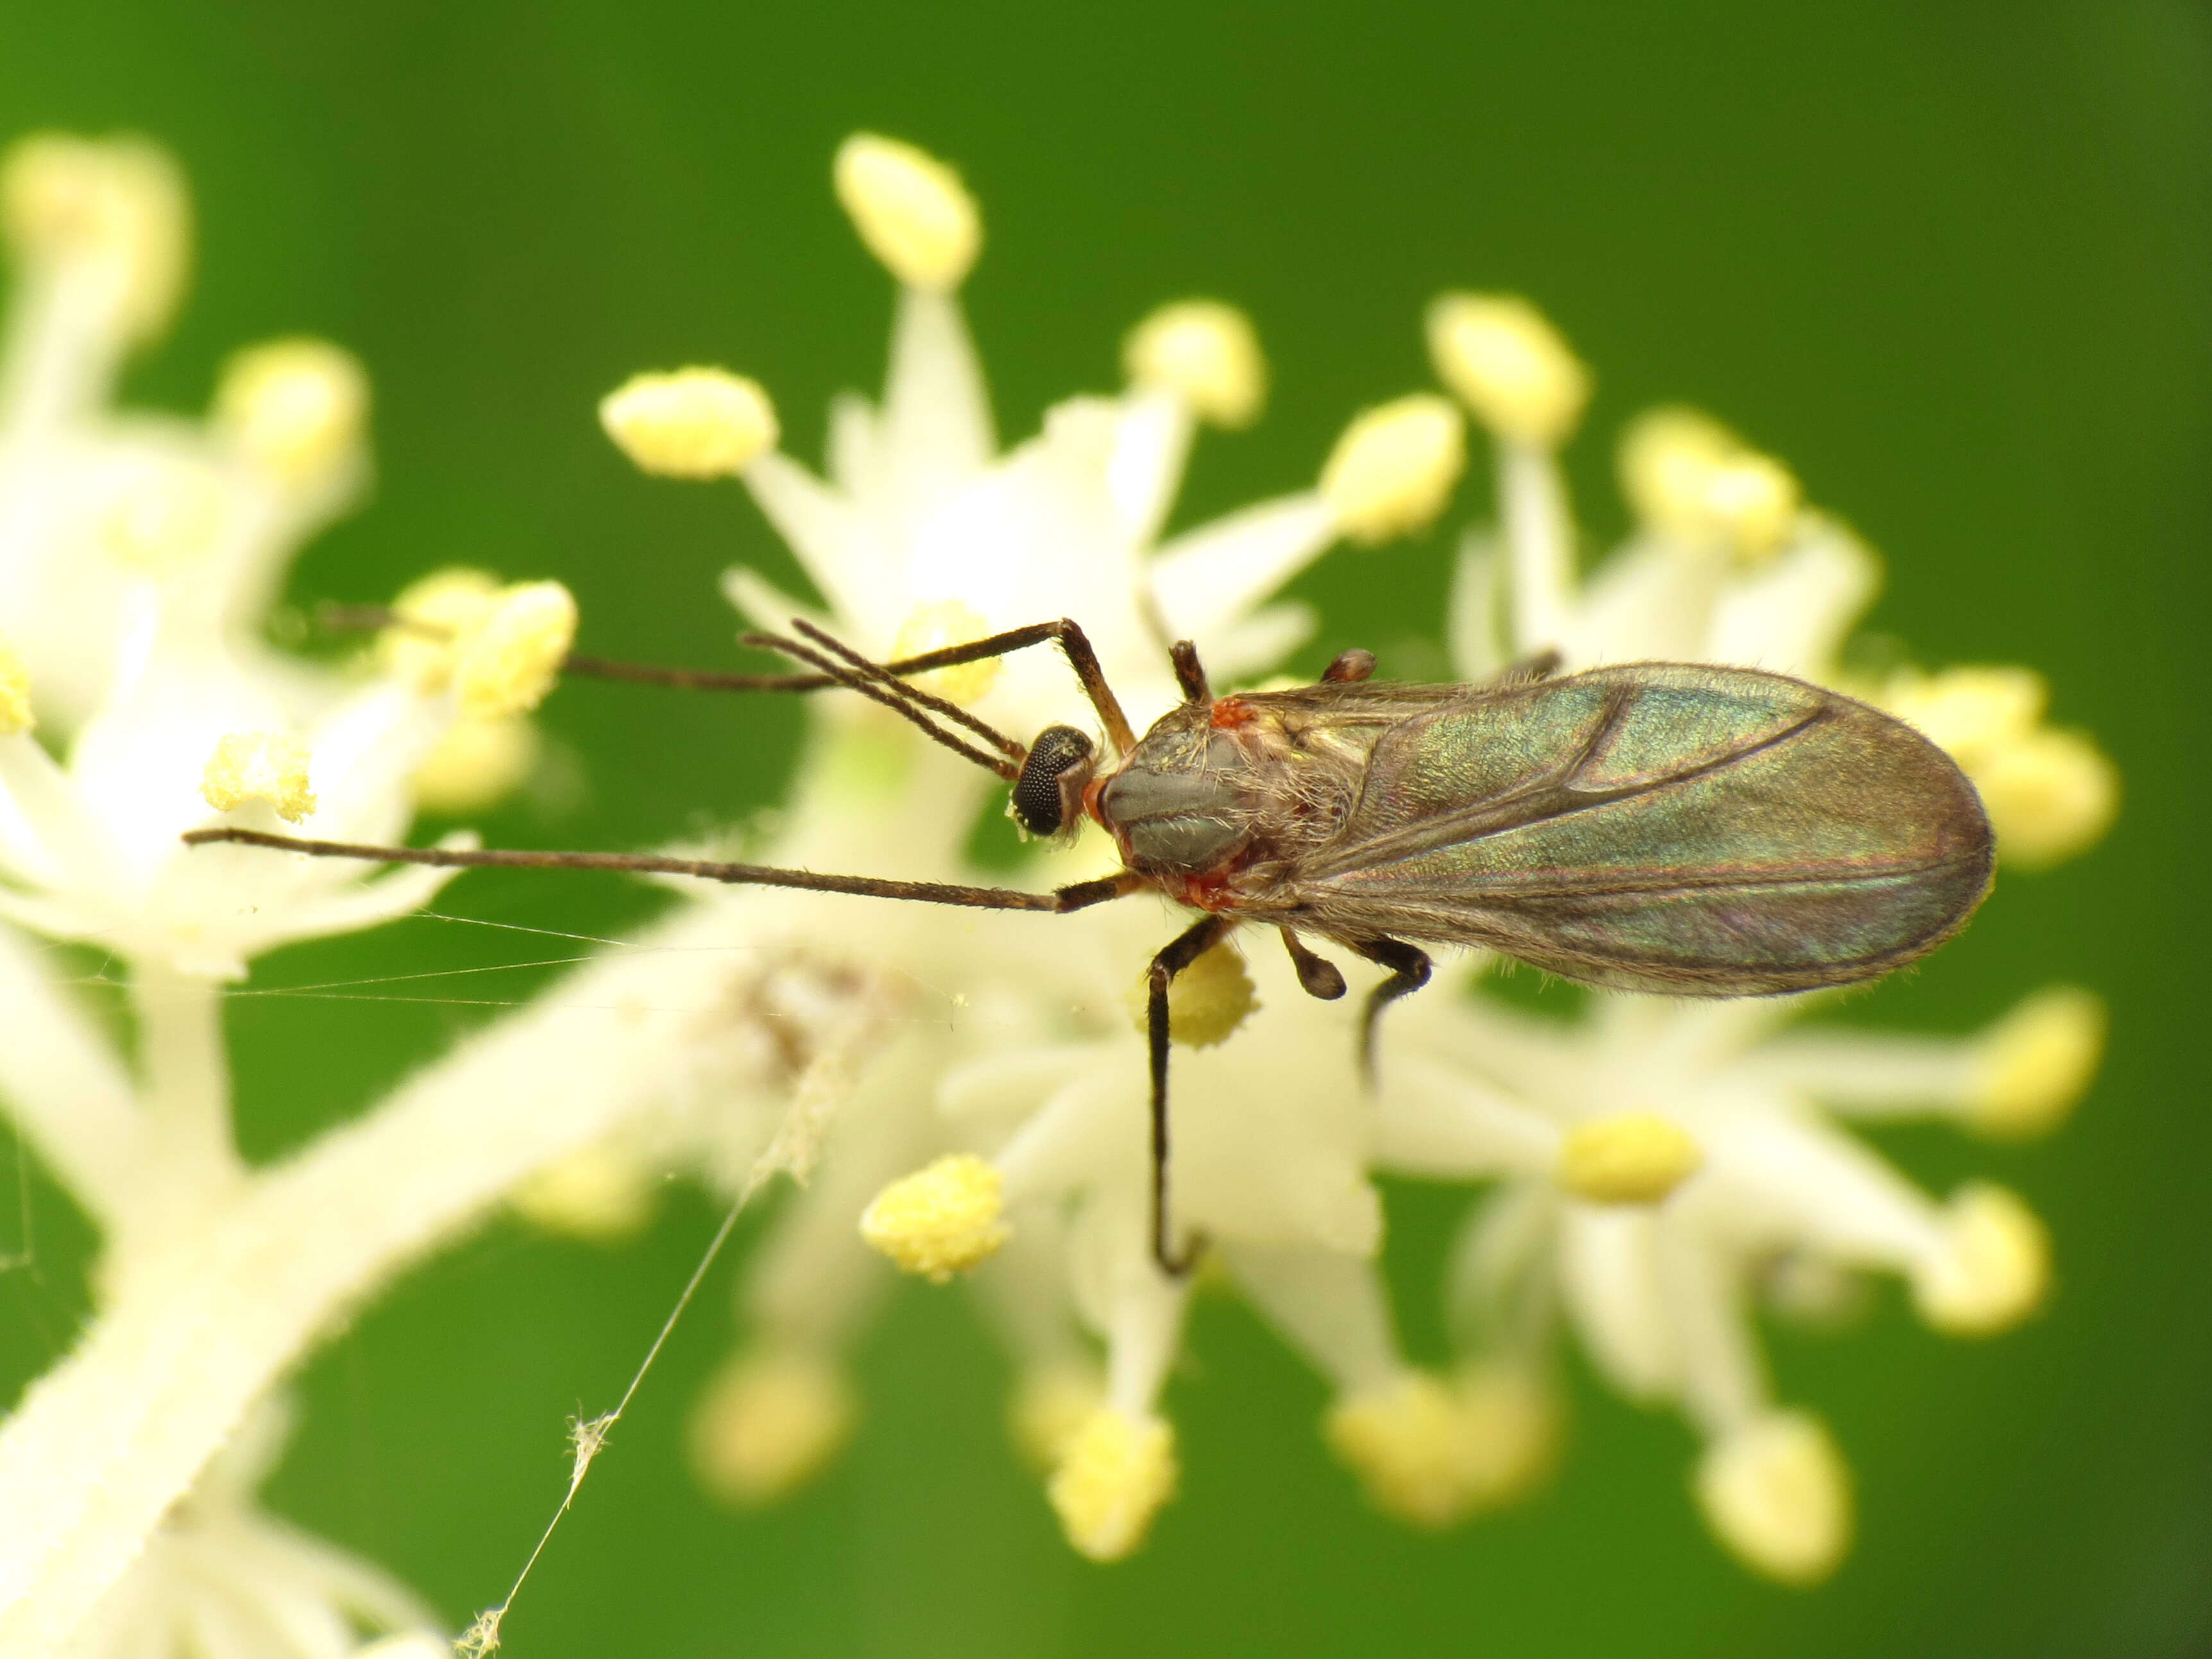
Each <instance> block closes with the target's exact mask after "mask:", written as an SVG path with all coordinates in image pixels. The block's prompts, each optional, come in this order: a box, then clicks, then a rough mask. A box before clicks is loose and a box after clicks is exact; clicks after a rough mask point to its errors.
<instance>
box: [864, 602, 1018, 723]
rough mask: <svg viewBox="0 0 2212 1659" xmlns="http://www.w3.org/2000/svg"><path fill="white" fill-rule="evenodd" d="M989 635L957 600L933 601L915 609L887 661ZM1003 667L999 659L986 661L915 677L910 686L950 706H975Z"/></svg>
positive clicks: (986, 627)
mask: <svg viewBox="0 0 2212 1659" xmlns="http://www.w3.org/2000/svg"><path fill="white" fill-rule="evenodd" d="M991 631H992V629H991V624H990V623H987V622H986V621H984V620H983V618H982V617H981V616H980V615H978V614H977V613H976V612H975V610H974V609H973V608H972V607H970V606H969V605H963V604H962V603H961V602H960V601H959V600H958V599H933V600H931V601H930V602H928V603H927V604H925V605H917V606H916V607H915V611H914V613H913V614H912V615H911V616H909V617H908V618H907V619H906V621H905V622H904V623H902V624H901V625H900V627H899V631H898V637H897V639H896V640H895V641H892V644H891V660H892V661H894V662H897V661H899V660H901V659H904V658H907V657H919V656H922V655H925V654H926V653H929V652H932V651H942V650H944V649H945V647H947V646H953V645H966V644H969V642H970V641H975V640H981V639H987V638H988V637H989V635H990V634H991ZM1003 666H1004V662H1003V660H1002V659H1000V658H997V657H987V658H985V659H983V660H982V661H981V662H969V663H962V664H961V665H959V666H958V667H957V668H939V669H937V670H936V671H933V672H931V673H927V674H917V675H915V676H914V683H915V684H916V685H918V686H920V687H921V689H922V690H925V691H933V692H935V693H936V694H937V695H938V696H940V697H949V698H950V699H951V701H953V702H959V703H972V702H979V701H980V700H981V698H982V697H983V696H984V695H985V694H986V693H987V692H988V691H989V690H990V689H991V688H992V687H993V686H994V685H996V684H998V683H999V671H1000V668H1002V667H1003Z"/></svg>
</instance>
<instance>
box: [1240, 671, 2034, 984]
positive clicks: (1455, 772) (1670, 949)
mask: <svg viewBox="0 0 2212 1659" xmlns="http://www.w3.org/2000/svg"><path fill="white" fill-rule="evenodd" d="M1376 690H1378V691H1380V690H1383V688H1379V687H1378V688H1376ZM1395 690H1397V691H1398V692H1399V694H1400V701H1399V702H1398V703H1397V704H1396V705H1395V706H1393V707H1392V708H1391V709H1390V712H1391V713H1393V714H1398V715H1399V716H1400V718H1398V719H1396V720H1395V722H1392V723H1389V725H1388V726H1387V729H1386V730H1384V731H1383V732H1381V733H1380V734H1379V736H1378V737H1377V738H1376V740H1375V741H1374V743H1373V746H1372V749H1371V750H1370V754H1369V757H1368V762H1367V767H1366V774H1365V778H1364V784H1363V787H1362V788H1361V790H1360V793H1359V795H1358V799H1357V801H1356V803H1355V804H1354V805H1353V806H1352V811H1350V813H1349V814H1348V816H1347V817H1346V819H1345V821H1344V823H1343V825H1342V828H1341V829H1340V831H1339V832H1338V833H1337V834H1336V835H1335V836H1334V837H1332V838H1331V839H1330V840H1328V842H1325V843H1324V844H1323V845H1322V846H1321V847H1319V848H1316V849H1315V850H1314V851H1313V852H1312V853H1311V854H1310V855H1309V856H1307V857H1305V858H1304V859H1303V860H1300V861H1299V863H1298V866H1297V868H1296V869H1295V870H1293V871H1291V872H1287V879H1286V880H1285V882H1284V883H1283V888H1284V890H1283V891H1282V892H1281V893H1280V895H1279V902H1277V903H1270V904H1268V905H1267V906H1266V907H1265V908H1266V909H1267V912H1268V919H1270V920H1277V919H1280V920H1286V921H1292V922H1293V924H1294V925H1297V926H1300V927H1306V928H1309V929H1310V930H1311V931H1314V932H1316V933H1322V934H1325V935H1327V936H1329V937H1332V938H1336V939H1343V940H1346V942H1353V941H1357V940H1360V939H1371V938H1373V937H1375V936H1376V935H1377V934H1389V935H1396V936H1399V937H1402V938H1407V939H1422V940H1429V941H1436V942H1441V943H1451V944H1462V945H1486V946H1488V947H1490V948H1492V949H1494V950H1499V951H1504V952H1506V953H1508V954H1509V955H1511V956H1515V957H1519V958H1521V959H1522V960H1523V961H1526V962H1529V963H1534V965H1536V966H1538V967H1540V968H1543V969H1547V970H1548V971H1551V972H1554V973H1558V974H1561V975H1565V976H1567V977H1570V978H1573V979H1578V980H1584V981H1591V982H1594V983H1597V984H1603V985H1610V986H1615V987H1622V988H1627V989H1635V990H1650V991H1663V992H1671V993H1674V994H1692V995H1716V996H1734V995H1746V994H1762V993H1770V992H1780V991H1795V990H1803V989H1808V988H1810V987H1815V986H1822V985H1832V984H1838V983H1842V982H1845V981H1852V980H1858V979H1863V978H1867V977H1869V976H1870V975H1875V974H1877V973H1881V972H1883V971H1885V970H1886V969H1889V968H1893V967H1895V966H1897V965H1898V964H1899V963H1904V962H1906V961H1910V960H1911V958H1913V957H1917V956H1919V955H1921V954H1922V953H1923V952H1925V951H1929V950H1931V949H1933V948H1934V947H1935V946H1936V945H1938V944H1940V943H1941V942H1942V940H1943V939H1947V938H1948V937H1949V936H1950V935H1951V933H1954V932H1955V931H1956V930H1957V929H1958V927H1960V926H1961V925H1962V924H1963V923H1964V921H1966V917H1967V915H1969V914H1971V913H1972V909H1973V908H1974V906H1975V904H1976V903H1977V902H1978V901H1979V900H1980V898H1981V896H1982V895H1983V893H1984V891H1985V890H1987V888H1988V886H1989V880H1990V859H1991V852H1992V848H1991V844H1990V833H1989V828H1988V823H1987V821H1986V819H1985V818H1984V817H1983V815H1982V811H1981V808H1980V804H1979V802H1978V799H1976V797H1975V794H1974V791H1973V787H1972V785H1971V784H1970V783H1968V782H1967V781H1966V778H1965V776H1964V775H1962V774H1961V773H1960V771H1959V769H1958V768H1957V767H1956V766H1954V764H1953V763H1951V761H1950V760H1949V759H1948V757H1946V756H1944V755H1943V753H1942V751H1941V750H1937V749H1936V747H1935V746H1934V745H1933V744H1929V742H1928V741H1927V740H1926V739H1924V738H1922V737H1920V736H1919V735H1918V734H1917V732H1913V731H1912V730H1911V728H1910V727H1908V726H1905V725H1903V724H1902V723H1900V722H1899V721H1897V720H1893V719H1891V718H1890V717H1889V716H1887V715H1885V714H1880V713H1878V712H1877V711H1875V710H1874V709H1872V708H1867V707H1866V706H1865V705H1864V704H1862V703H1858V702H1852V701H1851V700H1850V699H1849V698H1846V697H1840V696H1836V695H1834V694H1833V693H1832V692H1827V691H1824V690H1820V688H1818V687H1815V686H1811V685H1808V684H1802V682H1799V681H1796V680H1792V679H1788V678H1783V677H1781V676H1778V675H1772V674H1764V673H1758V672H1754V671H1747V670H1723V669H1707V668H1697V667H1688V666H1682V665H1650V664H1645V665H1628V666H1623V667H1617V668H1605V669H1599V670H1595V671H1592V672H1589V673H1586V674H1580V675H1577V676H1575V677H1573V678H1569V679H1564V680H1557V681H1545V682H1538V683H1536V684H1528V685H1518V686H1509V687H1505V688H1502V689H1499V690H1489V691H1484V692H1480V693H1475V694H1472V695H1467V696H1462V697H1461V698H1459V699H1457V700H1455V701H1449V702H1443V704H1442V705H1441V706H1437V705H1434V704H1431V706H1430V708H1428V709H1427V710H1426V711H1425V712H1419V713H1414V712H1411V711H1410V710H1407V709H1406V708H1405V707H1404V704H1405V703H1407V702H1415V701H1416V700H1417V698H1418V693H1413V695H1408V691H1409V689H1408V688H1395ZM1424 690H1425V688H1424ZM1290 695H1292V696H1295V695H1297V694H1290ZM1249 701H1250V702H1252V703H1254V704H1255V705H1261V704H1264V703H1265V702H1267V699H1261V698H1253V699H1250V700H1249ZM1364 701H1365V700H1364V699H1362V700H1354V701H1350V702H1348V704H1347V707H1346V709H1345V711H1344V712H1345V715H1346V719H1347V720H1371V719H1373V718H1374V717H1375V715H1376V714H1382V712H1383V711H1382V708H1379V707H1378V708H1376V710H1373V711H1368V710H1365V709H1363V708H1360V707H1359V703H1360V702H1364ZM1383 718H1384V719H1385V720H1388V719H1389V716H1388V715H1387V714H1385V715H1384V716H1383ZM1278 908H1281V909H1282V910H1283V912H1284V914H1283V915H1280V916H1278V915H1276V914H1275V913H1276V911H1277V910H1278Z"/></svg>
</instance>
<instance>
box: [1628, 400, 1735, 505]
mask: <svg viewBox="0 0 2212 1659" xmlns="http://www.w3.org/2000/svg"><path fill="white" fill-rule="evenodd" d="M1742 448H1743V445H1742V442H1741V441H1740V440H1739V439H1738V438H1737V437H1736V435H1735V434H1734V433H1733V432H1730V431H1729V429H1728V428H1726V427H1724V426H1723V425H1722V424H1721V423H1720V422H1718V421H1716V420H1713V419H1711V418H1710V417H1709V416H1705V415H1701V414H1699V412H1698V411H1697V410H1694V409H1683V408H1680V407H1676V406H1674V405H1668V406H1665V407H1662V408H1658V409H1647V410H1644V412H1643V413H1642V414H1641V415H1638V416H1637V417H1636V418H1635V419H1634V420H1632V421H1631V422H1629V423H1628V425H1627V427H1626V428H1625V429H1624V430H1623V431H1622V433H1621V435H1620V450H1619V452H1618V453H1617V455H1616V457H1615V459H1616V463H1617V465H1619V467H1620V489H1621V493H1622V494H1623V495H1626V496H1627V497H1628V504H1629V505H1630V506H1631V507H1633V508H1634V509H1635V511H1636V516H1637V517H1638V519H1640V520H1643V521H1644V523H1645V524H1648V525H1650V526H1652V527H1653V528H1654V529H1656V530H1660V531H1663V532H1667V533H1668V534H1670V535H1674V536H1679V537H1685V538H1696V537H1698V536H1699V535H1702V534H1703V533H1704V529H1705V506H1706V502H1707V501H1708V499H1709V496H1710V490H1709V488H1708V486H1709V483H1710V480H1711V477H1712V473H1713V470H1714V468H1716V467H1717V466H1719V465H1721V464H1722V463H1723V462H1724V461H1726V460H1727V459H1729V456H1731V455H1734V454H1737V453H1741V450H1742Z"/></svg>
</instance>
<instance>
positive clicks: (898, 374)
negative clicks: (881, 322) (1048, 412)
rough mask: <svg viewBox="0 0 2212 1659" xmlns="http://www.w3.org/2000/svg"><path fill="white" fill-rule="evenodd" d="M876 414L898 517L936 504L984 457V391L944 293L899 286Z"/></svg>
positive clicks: (951, 300) (988, 445)
mask: <svg viewBox="0 0 2212 1659" xmlns="http://www.w3.org/2000/svg"><path fill="white" fill-rule="evenodd" d="M881 418H882V428H881V430H882V440H883V450H882V453H883V455H884V461H885V472H886V483H887V484H888V493H889V496H890V505H891V508H892V510H893V511H894V512H896V513H898V514H900V515H901V516H902V517H903V518H905V519H908V520H915V519H919V518H921V517H922V516H924V515H926V514H927V513H931V512H933V511H935V510H936V508H937V507H939V506H940V505H942V504H943V503H944V502H945V501H946V500H947V499H949V498H950V497H951V495H952V494H953V493H954V492H955V491H957V490H958V489H961V488H963V486H964V485H966V484H967V483H969V480H971V479H972V478H974V477H975V475H976V474H977V473H979V472H981V471H982V470H983V469H984V468H985V467H986V466H987V465H989V464H990V460H991V457H992V455H993V453H994V452H995V451H996V450H997V448H998V441H997V439H996V438H995V437H994V435H993V434H992V428H991V400H990V394H989V393H988V392H987V391H986V390H985V389H984V386H983V368H982V365H981V362H978V361H977V359H976V356H975V343H974V342H973V341H972V340H970V339H969V337H968V325H967V322H966V320H965V319H963V317H962V316H961V314H960V302H959V301H958V300H957V299H956V298H955V297H953V296H952V295H950V294H931V293H925V292H923V291H922V290H921V289H913V288H906V289H900V291H899V298H898V319H897V320H896V322H895V323H894V324H893V325H892V327H891V362H890V374H889V375H888V376H887V377H886V378H885V380H884V402H883V414H882V417H881Z"/></svg>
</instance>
